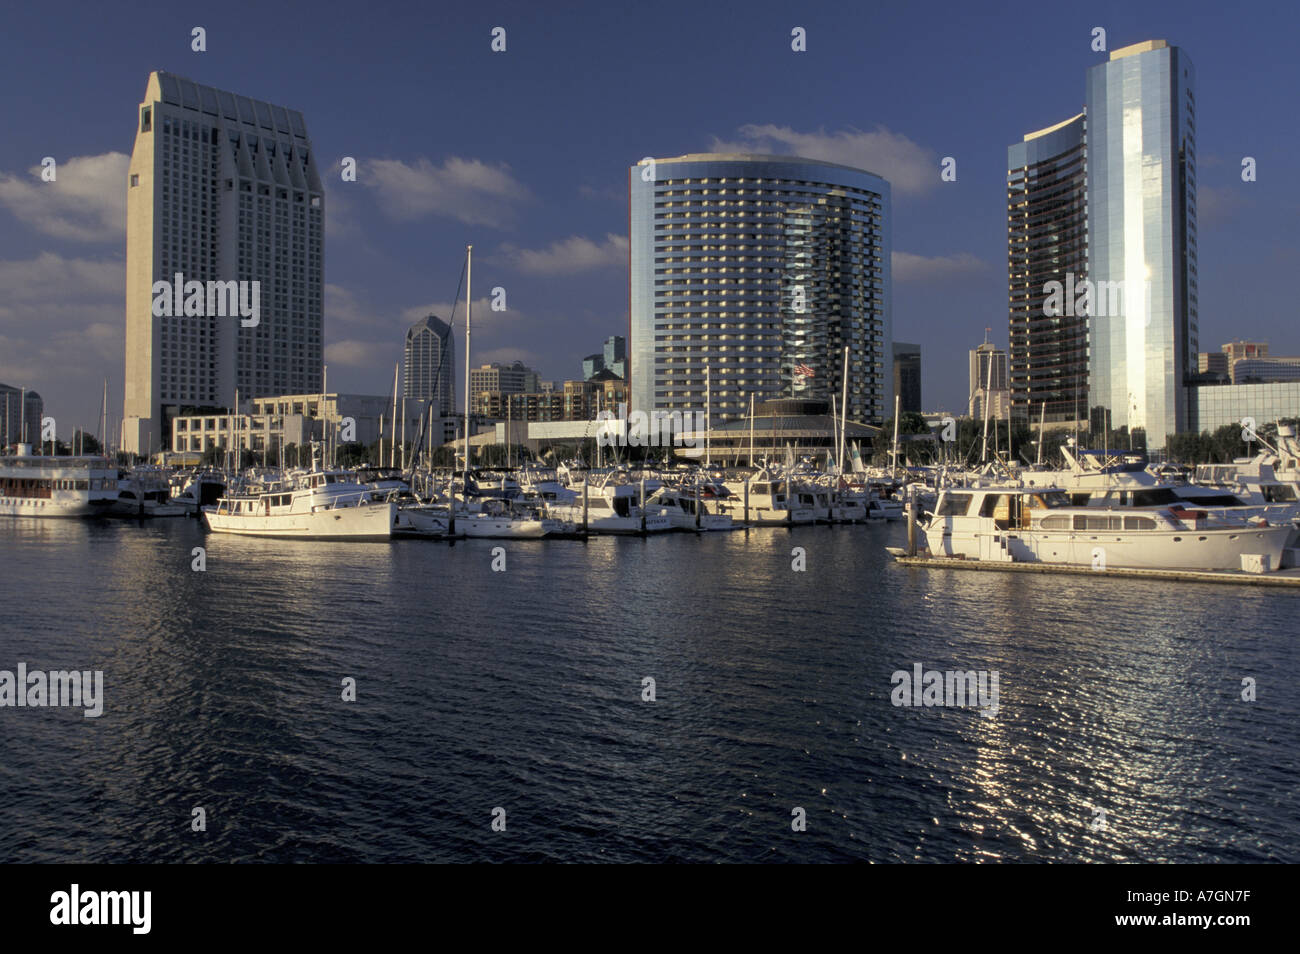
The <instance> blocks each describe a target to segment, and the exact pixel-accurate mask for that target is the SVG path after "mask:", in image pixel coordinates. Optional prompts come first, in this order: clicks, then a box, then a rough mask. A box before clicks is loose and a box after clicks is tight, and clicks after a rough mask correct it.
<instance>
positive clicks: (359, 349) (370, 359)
mask: <svg viewBox="0 0 1300 954" xmlns="http://www.w3.org/2000/svg"><path fill="white" fill-rule="evenodd" d="M395 350H396V348H395V345H394V343H393V342H391V341H385V342H380V341H356V340H346V341H334V342H331V343H330V344H327V345H326V346H325V364H326V365H328V366H330V367H331V368H335V367H342V368H365V369H367V370H373V369H375V368H378V367H381V366H383V365H386V364H387V363H388V362H389V361H391V360H392V359H393V353H394V351H395Z"/></svg>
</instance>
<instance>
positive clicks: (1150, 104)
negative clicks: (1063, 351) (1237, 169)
mask: <svg viewBox="0 0 1300 954" xmlns="http://www.w3.org/2000/svg"><path fill="white" fill-rule="evenodd" d="M1086 87H1087V93H1086V108H1085V111H1086V115H1087V178H1088V183H1087V196H1088V199H1087V201H1088V267H1087V271H1088V279H1089V280H1090V281H1091V282H1092V283H1093V287H1094V288H1099V289H1116V288H1117V289H1120V290H1121V291H1122V296H1121V298H1122V306H1121V307H1120V308H1118V309H1116V308H1114V307H1106V304H1107V301H1106V299H1110V300H1111V301H1112V302H1113V298H1112V296H1110V295H1109V294H1107V295H1103V294H1100V293H1098V294H1096V295H1095V296H1094V301H1093V307H1092V314H1091V315H1090V317H1089V325H1090V327H1089V384H1088V394H1089V401H1090V403H1091V406H1092V411H1091V414H1092V419H1091V424H1092V429H1093V430H1094V432H1104V431H1105V430H1108V429H1110V428H1115V429H1118V428H1121V427H1127V428H1128V430H1129V433H1130V434H1131V435H1135V436H1136V435H1137V433H1138V432H1141V434H1142V435H1143V436H1144V439H1145V444H1146V446H1147V447H1148V448H1150V449H1152V450H1156V449H1159V448H1163V447H1164V444H1165V438H1166V435H1169V434H1173V433H1177V432H1180V431H1185V430H1188V429H1189V427H1190V426H1192V425H1193V423H1194V418H1193V416H1192V415H1191V413H1190V412H1189V407H1188V403H1189V399H1188V394H1189V389H1188V387H1187V382H1188V380H1189V378H1191V376H1192V375H1193V374H1194V373H1196V368H1197V362H1196V354H1197V351H1198V348H1197V340H1198V334H1199V331H1198V317H1197V266H1196V261H1197V246H1196V97H1195V92H1194V87H1195V71H1194V69H1193V67H1192V63H1191V61H1190V59H1189V58H1188V57H1187V54H1186V53H1184V52H1183V51H1182V50H1180V49H1179V48H1178V47H1174V46H1170V45H1169V44H1168V43H1166V42H1165V41H1164V40H1149V41H1146V42H1144V43H1137V44H1134V45H1132V46H1126V47H1124V48H1122V49H1118V50H1115V51H1113V52H1112V53H1111V54H1110V57H1109V59H1108V60H1106V61H1105V62H1103V63H1099V64H1097V65H1096V66H1093V67H1091V68H1090V69H1089V70H1088V73H1087V83H1086ZM1142 439H1143V438H1139V443H1141V442H1142Z"/></svg>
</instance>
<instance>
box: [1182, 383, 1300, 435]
mask: <svg viewBox="0 0 1300 954" xmlns="http://www.w3.org/2000/svg"><path fill="white" fill-rule="evenodd" d="M1187 393H1188V398H1189V404H1190V405H1191V408H1190V413H1191V415H1192V420H1193V425H1192V427H1191V430H1194V431H1214V430H1216V429H1218V428H1220V427H1222V426H1223V425H1225V424H1240V423H1241V421H1242V419H1243V418H1247V417H1251V418H1254V419H1255V424H1256V426H1258V427H1263V426H1264V424H1266V423H1267V422H1269V421H1277V420H1283V419H1286V418H1294V417H1300V381H1266V382H1264V383H1261V384H1217V385H1216V384H1203V385H1198V386H1195V387H1190V388H1188V389H1187Z"/></svg>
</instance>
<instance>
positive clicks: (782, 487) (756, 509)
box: [726, 469, 817, 527]
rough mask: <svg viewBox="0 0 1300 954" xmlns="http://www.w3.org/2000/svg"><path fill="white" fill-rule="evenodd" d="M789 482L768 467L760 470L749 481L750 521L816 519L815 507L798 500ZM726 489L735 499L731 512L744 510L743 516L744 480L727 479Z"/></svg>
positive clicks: (777, 523)
mask: <svg viewBox="0 0 1300 954" xmlns="http://www.w3.org/2000/svg"><path fill="white" fill-rule="evenodd" d="M789 485H790V482H789V481H788V480H784V479H781V478H777V477H773V476H772V475H771V474H770V473H769V472H768V471H767V470H766V469H764V470H761V471H759V472H758V473H757V474H756V475H755V476H754V477H753V478H752V479H751V480H750V481H749V522H750V523H752V524H757V525H759V526H781V527H788V526H790V525H792V524H804V523H813V522H815V521H816V519H817V515H816V513H815V511H813V509H812V508H810V507H805V506H803V505H802V504H801V503H799V501H798V499H797V498H796V497H795V496H794V495H793V494H792V493H791V492H790V489H789ZM726 487H727V490H729V491H731V494H732V496H731V497H730V498H729V499H730V500H732V501H734V502H733V503H732V505H731V506H732V513H739V514H741V515H742V516H741V519H744V516H743V514H744V507H745V483H744V481H728V482H727V484H726Z"/></svg>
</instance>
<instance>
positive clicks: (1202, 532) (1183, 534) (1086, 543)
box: [918, 487, 1294, 570]
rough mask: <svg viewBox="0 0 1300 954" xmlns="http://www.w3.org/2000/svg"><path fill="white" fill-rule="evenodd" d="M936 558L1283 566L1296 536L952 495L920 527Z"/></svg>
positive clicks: (1251, 525)
mask: <svg viewBox="0 0 1300 954" xmlns="http://www.w3.org/2000/svg"><path fill="white" fill-rule="evenodd" d="M918 530H919V531H920V532H921V534H923V536H924V545H925V546H926V547H927V548H928V550H929V552H930V553H931V555H933V556H944V557H959V558H963V559H968V560H983V561H990V562H1002V563H1059V564H1064V565H1066V566H1078V567H1093V568H1097V569H1104V568H1105V567H1108V566H1114V567H1132V568H1137V569H1150V570H1241V569H1245V568H1246V567H1247V566H1248V565H1251V564H1253V565H1255V566H1257V567H1259V568H1261V569H1265V570H1270V569H1272V570H1276V569H1279V568H1280V567H1281V566H1282V557H1283V554H1284V551H1285V549H1286V546H1287V542H1288V540H1289V538H1290V537H1291V536H1292V534H1293V533H1294V528H1292V527H1291V525H1290V524H1284V525H1281V526H1274V525H1270V524H1269V522H1268V521H1267V520H1264V519H1262V518H1251V519H1248V520H1242V521H1241V522H1239V523H1237V524H1225V523H1223V522H1219V523H1215V524H1213V525H1211V522H1210V521H1209V520H1208V519H1207V514H1206V512H1205V511H1204V510H1190V509H1184V508H1182V507H1181V506H1174V507H1165V508H1159V509H1151V510H1134V509H1132V508H1116V509H1103V508H1098V507H1079V506H1075V505H1074V504H1073V503H1072V501H1071V500H1070V496H1069V494H1067V493H1066V492H1065V491H1064V490H1060V489H1055V488H1051V489H1044V488H1038V489H1024V488H1017V487H988V488H974V489H970V488H963V489H947V490H944V491H943V492H942V493H940V495H939V500H938V503H937V504H936V506H935V509H934V512H933V513H928V514H926V515H924V517H923V519H921V520H920V521H918Z"/></svg>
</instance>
